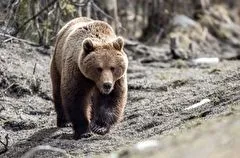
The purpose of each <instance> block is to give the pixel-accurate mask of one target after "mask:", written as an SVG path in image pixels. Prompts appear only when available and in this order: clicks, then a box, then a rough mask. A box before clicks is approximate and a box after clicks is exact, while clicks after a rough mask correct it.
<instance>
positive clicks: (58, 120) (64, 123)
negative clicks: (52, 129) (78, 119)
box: [57, 117, 71, 128]
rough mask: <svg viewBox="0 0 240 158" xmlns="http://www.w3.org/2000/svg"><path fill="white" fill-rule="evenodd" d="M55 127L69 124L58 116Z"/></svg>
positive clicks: (68, 125)
mask: <svg viewBox="0 0 240 158" xmlns="http://www.w3.org/2000/svg"><path fill="white" fill-rule="evenodd" d="M57 127H59V128H63V127H71V124H70V123H69V121H67V120H66V119H64V118H59V117H58V118H57Z"/></svg>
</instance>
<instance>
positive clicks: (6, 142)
mask: <svg viewBox="0 0 240 158" xmlns="http://www.w3.org/2000/svg"><path fill="white" fill-rule="evenodd" d="M0 143H1V144H2V145H3V147H4V149H3V150H2V151H0V155H1V154H3V153H5V152H7V151H8V143H9V136H8V134H7V135H6V136H5V143H4V142H3V141H2V140H0Z"/></svg>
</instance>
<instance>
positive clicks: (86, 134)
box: [73, 132, 92, 140]
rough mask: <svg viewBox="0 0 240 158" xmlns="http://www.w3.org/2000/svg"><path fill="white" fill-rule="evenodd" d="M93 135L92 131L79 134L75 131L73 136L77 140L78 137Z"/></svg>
mask: <svg viewBox="0 0 240 158" xmlns="http://www.w3.org/2000/svg"><path fill="white" fill-rule="evenodd" d="M91 136H92V133H90V132H87V133H83V134H77V133H75V134H74V136H73V138H74V139H75V140H77V139H81V138H89V137H91Z"/></svg>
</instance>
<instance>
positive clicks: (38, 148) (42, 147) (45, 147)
mask: <svg viewBox="0 0 240 158" xmlns="http://www.w3.org/2000/svg"><path fill="white" fill-rule="evenodd" d="M42 150H47V151H55V152H59V153H61V154H63V155H65V156H66V157H69V158H72V157H73V156H71V155H70V154H68V153H67V152H66V151H65V150H63V149H60V148H56V147H52V146H50V145H39V146H36V147H34V148H32V149H31V150H29V151H28V152H26V153H25V154H24V155H23V156H22V158H30V157H31V156H32V155H33V154H34V153H36V152H37V151H42Z"/></svg>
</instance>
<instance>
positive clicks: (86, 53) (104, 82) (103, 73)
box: [78, 37, 128, 94]
mask: <svg viewBox="0 0 240 158" xmlns="http://www.w3.org/2000/svg"><path fill="white" fill-rule="evenodd" d="M123 45H124V41H123V38H122V37H116V39H113V40H111V41H110V42H101V41H94V40H93V39H90V38H87V39H85V40H83V42H82V50H81V51H82V52H81V53H80V56H79V59H78V66H79V69H80V71H81V72H82V74H83V75H84V76H85V77H86V78H88V79H90V80H92V81H94V82H95V84H96V86H97V88H98V89H99V91H100V92H101V93H102V94H109V93H111V91H112V90H113V89H114V85H115V82H116V81H117V80H119V79H120V78H122V77H123V76H124V75H125V74H126V71H127V67H128V59H127V55H126V54H125V52H124V51H123Z"/></svg>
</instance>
